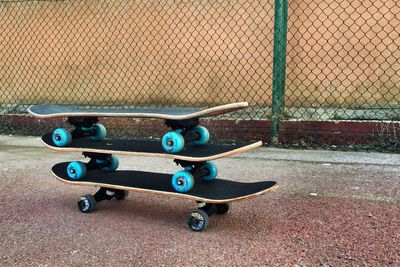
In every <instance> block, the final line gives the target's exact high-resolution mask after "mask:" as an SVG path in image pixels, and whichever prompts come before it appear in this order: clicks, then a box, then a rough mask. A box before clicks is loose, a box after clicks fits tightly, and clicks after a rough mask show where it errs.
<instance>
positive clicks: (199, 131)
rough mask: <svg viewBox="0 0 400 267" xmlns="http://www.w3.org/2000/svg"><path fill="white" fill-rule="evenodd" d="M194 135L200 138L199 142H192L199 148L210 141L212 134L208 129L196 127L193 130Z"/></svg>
mask: <svg viewBox="0 0 400 267" xmlns="http://www.w3.org/2000/svg"><path fill="white" fill-rule="evenodd" d="M192 133H194V134H196V135H198V136H199V139H198V140H196V141H193V142H192V144H195V145H197V146H202V145H205V144H206V143H207V142H208V140H210V133H209V132H208V130H207V128H206V127H203V126H196V127H194V128H193V129H192Z"/></svg>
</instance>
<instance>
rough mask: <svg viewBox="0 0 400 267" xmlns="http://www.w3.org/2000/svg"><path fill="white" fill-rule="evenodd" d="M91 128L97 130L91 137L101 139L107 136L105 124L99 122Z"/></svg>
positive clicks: (94, 139) (95, 139)
mask: <svg viewBox="0 0 400 267" xmlns="http://www.w3.org/2000/svg"><path fill="white" fill-rule="evenodd" d="M91 129H92V130H93V131H94V132H95V134H94V135H93V136H91V137H90V138H91V139H92V140H93V141H101V140H103V139H104V138H106V135H107V131H106V127H104V125H103V124H100V123H97V124H95V125H93V126H92V127H91Z"/></svg>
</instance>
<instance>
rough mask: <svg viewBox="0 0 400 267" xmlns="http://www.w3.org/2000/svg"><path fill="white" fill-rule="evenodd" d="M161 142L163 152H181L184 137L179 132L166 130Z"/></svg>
mask: <svg viewBox="0 0 400 267" xmlns="http://www.w3.org/2000/svg"><path fill="white" fill-rule="evenodd" d="M161 144H162V147H163V149H164V150H165V152H167V153H178V152H181V151H182V149H183V147H184V146H185V139H184V138H183V136H182V135H181V134H180V133H177V132H168V133H166V134H164V136H163V138H162V140H161Z"/></svg>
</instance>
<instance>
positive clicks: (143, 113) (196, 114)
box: [28, 102, 249, 120]
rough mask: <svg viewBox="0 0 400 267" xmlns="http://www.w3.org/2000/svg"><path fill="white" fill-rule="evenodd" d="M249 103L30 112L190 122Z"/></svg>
mask: <svg viewBox="0 0 400 267" xmlns="http://www.w3.org/2000/svg"><path fill="white" fill-rule="evenodd" d="M248 106H249V104H248V103H247V102H238V103H231V104H226V105H221V106H216V107H212V108H207V109H193V108H127V109H122V108H103V109H100V108H99V109H82V108H78V107H73V106H67V105H32V106H30V107H29V108H28V112H29V113H30V114H32V115H33V116H35V117H38V118H54V117H134V118H158V119H168V120H188V119H193V118H201V117H209V116H217V115H221V114H225V113H229V112H232V111H235V110H239V109H244V108H247V107H248Z"/></svg>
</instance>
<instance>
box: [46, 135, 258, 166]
mask: <svg viewBox="0 0 400 267" xmlns="http://www.w3.org/2000/svg"><path fill="white" fill-rule="evenodd" d="M41 141H42V143H43V144H44V146H46V147H47V148H49V149H51V150H54V151H59V152H93V153H103V154H114V155H127V156H145V157H156V158H168V159H178V160H185V161H190V162H204V161H211V160H216V159H220V158H226V157H230V156H233V155H236V154H240V153H243V152H246V151H249V150H251V149H254V148H257V147H260V146H262V141H258V142H255V143H252V144H249V145H247V146H243V147H240V148H237V149H233V150H230V151H227V152H224V153H220V154H216V155H213V156H209V157H189V156H182V155H177V154H167V153H147V152H133V151H132V152H127V151H117V150H101V149H90V148H75V147H55V146H51V145H49V144H47V143H45V142H44V141H43V140H41Z"/></svg>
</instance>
